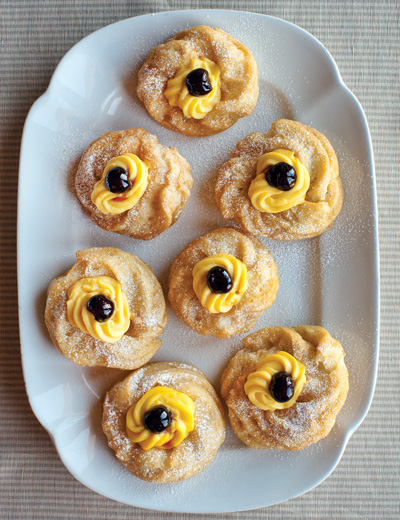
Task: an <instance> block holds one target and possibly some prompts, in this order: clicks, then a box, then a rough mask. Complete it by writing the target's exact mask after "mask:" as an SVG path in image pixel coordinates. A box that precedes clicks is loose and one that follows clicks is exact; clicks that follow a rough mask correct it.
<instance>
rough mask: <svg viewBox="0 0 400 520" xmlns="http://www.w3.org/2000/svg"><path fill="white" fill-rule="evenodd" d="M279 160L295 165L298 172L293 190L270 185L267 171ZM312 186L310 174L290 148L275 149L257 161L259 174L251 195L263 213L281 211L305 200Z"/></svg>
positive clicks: (255, 204)
mask: <svg viewBox="0 0 400 520" xmlns="http://www.w3.org/2000/svg"><path fill="white" fill-rule="evenodd" d="M279 162H285V163H287V164H290V165H291V166H293V168H294V169H295V171H296V174H297V180H296V184H295V185H294V187H293V188H292V189H291V190H288V191H282V190H280V189H278V188H274V187H273V186H270V185H269V184H268V182H267V180H266V178H265V171H266V170H267V169H268V168H269V167H271V166H274V164H277V163H279ZM309 187H310V174H309V173H308V170H307V168H306V167H305V166H304V164H303V163H301V162H300V160H299V159H298V158H297V157H295V155H294V153H293V152H292V151H290V150H281V149H278V150H274V151H273V152H268V153H265V154H264V155H262V156H261V157H260V159H259V161H258V163H257V176H256V177H255V178H254V179H253V181H252V183H251V184H250V188H249V197H250V200H251V203H252V204H253V206H254V207H255V208H256V209H257V210H258V211H261V212H263V213H279V212H281V211H285V210H287V209H290V208H293V207H294V206H297V205H298V204H301V203H302V202H304V201H305V198H306V193H307V190H308V188H309Z"/></svg>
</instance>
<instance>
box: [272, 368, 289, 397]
mask: <svg viewBox="0 0 400 520" xmlns="http://www.w3.org/2000/svg"><path fill="white" fill-rule="evenodd" d="M269 392H270V394H271V396H272V398H273V399H275V401H277V402H278V403H287V402H288V401H290V399H291V398H292V397H293V395H294V380H293V377H292V376H291V375H290V374H288V373H287V372H276V374H274V375H273V376H272V378H271V383H270V385H269Z"/></svg>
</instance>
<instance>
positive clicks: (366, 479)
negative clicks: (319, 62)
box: [0, 0, 400, 520]
mask: <svg viewBox="0 0 400 520" xmlns="http://www.w3.org/2000/svg"><path fill="white" fill-rule="evenodd" d="M193 8H219V9H237V10H243V11H254V12H258V13H265V14H269V15H273V16H277V17H280V18H283V19H285V20H288V21H290V22H293V23H295V24H297V25H299V26H300V27H303V28H304V29H306V30H307V31H309V32H311V33H312V34H313V35H314V36H316V37H317V38H318V39H319V40H320V41H321V42H322V43H323V44H324V45H325V46H326V47H327V49H328V50H329V51H330V53H331V54H332V55H333V58H334V59H335V60H336V62H337V64H338V66H339V70H340V71H341V74H342V77H343V80H344V82H345V83H346V85H347V86H348V87H349V88H350V89H351V90H352V91H353V92H354V94H355V95H356V96H357V97H358V99H359V100H360V102H361V104H362V106H363V108H364V110H365V112H366V116H367V119H368V121H369V124H370V129H371V133H372V141H373V145H374V153H375V161H376V178H377V190H378V205H379V239H380V254H381V338H380V349H381V350H380V364H379V373H378V382H377V387H376V392H375V397H374V400H373V403H372V406H371V409H370V411H369V414H368V416H367V418H366V419H365V421H364V423H363V424H362V426H361V427H360V428H359V429H358V430H357V431H356V433H355V434H354V435H353V436H352V438H351V440H350V442H349V444H348V446H347V448H346V451H345V453H344V456H343V458H342V460H341V461H340V463H339V465H338V467H337V468H336V469H335V471H334V472H333V473H332V475H331V476H330V477H329V478H328V479H326V480H325V481H324V482H323V483H322V484H321V485H320V486H318V487H317V488H316V489H314V490H312V491H310V492H309V493H307V494H305V495H303V496H301V497H298V498H295V499H292V500H290V501H288V502H286V503H283V504H279V505H276V506H273V507H270V508H265V509H259V510H255V511H248V512H242V513H231V514H224V515H220V516H221V518H227V519H228V518H232V519H234V518H243V519H252V520H253V519H254V520H255V519H261V518H263V519H264V518H265V519H275V518H276V519H278V518H296V519H298V520H301V519H318V520H323V519H329V520H331V519H346V520H347V519H356V518H363V519H373V518H379V519H384V520H389V519H398V518H399V517H400V511H399V499H400V491H399V490H400V479H399V466H400V464H399V463H400V456H399V453H400V445H399V394H400V392H399V391H400V388H399V344H400V341H399V339H400V338H399V281H400V276H399V270H400V269H399V266H400V262H399V256H400V246H399V243H400V242H399V229H400V212H399V193H400V186H399V178H400V176H399V173H398V170H399V115H400V111H399V72H400V67H399V42H400V40H399V28H400V8H399V3H398V2H397V1H396V0H391V1H389V0H375V1H364V2H363V1H361V0H348V1H340V0H329V1H328V0H320V1H313V0H288V1H286V0H280V1H274V0H254V1H246V0H241V1H235V0H231V1H230V0H219V1H218V2H215V1H202V2H200V1H196V0H192V1H179V0H170V1H167V0H154V1H153V2H146V1H140V0H130V1H129V0H116V1H114V2H110V1H106V0H92V1H88V0H47V1H40V0H32V1H30V0H1V1H0V38H1V54H0V70H1V74H0V84H1V91H0V92H1V94H0V137H1V148H0V150H1V152H0V153H1V163H0V164H1V180H0V182H1V185H0V215H1V216H0V218H1V227H0V254H1V264H0V286H1V301H0V320H1V326H0V339H1V350H0V359H1V365H0V367H1V368H0V371H1V374H0V375H1V380H0V384H1V394H0V395H1V397H0V410H1V415H0V417H1V422H0V434H1V450H0V518H2V519H3V518H4V519H6V518H7V519H46V520H47V519H74V518H77V519H83V518H85V519H93V520H103V519H104V520H105V519H107V520H108V519H121V520H122V519H128V518H130V519H131V518H135V519H140V520H147V519H163V520H166V519H177V518H188V519H189V518H190V519H201V518H210V516H209V515H182V514H173V513H158V512H154V511H147V510H143V509H137V508H132V507H130V506H126V505H123V504H119V503H116V502H114V501H112V500H109V499H106V498H103V497H102V496H99V495H97V494H96V493H94V492H92V491H91V490H89V489H87V488H85V487H84V486H83V485H81V484H80V483H79V482H78V481H76V480H75V479H74V477H72V476H71V475H70V474H69V473H68V471H67V469H66V468H65V467H64V465H63V464H62V462H61V461H60V459H59V458H58V455H57V452H56V450H55V448H54V447H53V444H52V442H51V440H50V438H49V436H48V434H47V433H46V431H45V430H44V429H43V428H42V427H41V425H40V424H39V422H38V421H37V419H36V418H35V416H34V415H33V413H32V411H31V408H30V406H29V402H28V399H27V395H26V392H25V386H24V380H23V374H22V368H21V360H20V348H19V335H18V300H17V273H16V217H17V176H18V160H19V148H20V141H21V135H22V129H23V124H24V121H25V118H26V116H27V113H28V110H29V108H30V106H31V105H32V103H33V102H34V101H35V99H36V98H38V97H39V96H40V95H41V94H42V93H43V92H44V91H45V90H46V88H47V85H48V83H49V80H50V77H51V75H52V72H53V71H54V69H55V67H56V65H57V63H58V62H59V60H60V59H61V57H62V56H63V55H64V54H65V53H66V52H67V51H68V50H69V49H70V48H71V46H72V45H74V44H75V43H76V42H78V41H79V40H80V39H81V38H83V37H84V36H86V35H88V34H90V33H91V32H93V31H95V30H97V29H99V28H101V27H103V26H104V25H108V24H110V23H112V22H116V21H118V20H121V19H123V18H128V17H131V16H137V15H141V14H146V13H150V12H157V11H166V10H175V9H193ZM221 478H223V475H222V476H221Z"/></svg>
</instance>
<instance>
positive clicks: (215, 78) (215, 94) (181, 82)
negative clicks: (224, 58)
mask: <svg viewBox="0 0 400 520" xmlns="http://www.w3.org/2000/svg"><path fill="white" fill-rule="evenodd" d="M195 69H205V70H206V71H207V72H208V75H209V78H210V81H211V85H212V87H213V88H212V90H211V92H209V93H208V94H206V95H204V96H192V95H191V94H189V91H188V88H187V86H186V77H187V75H188V74H189V73H190V72H192V70H195ZM220 76H221V70H220V68H219V66H218V65H217V64H216V63H214V62H213V61H211V60H209V59H208V58H192V59H191V60H190V61H188V62H187V63H185V64H184V65H183V66H182V67H181V68H180V69H179V70H178V72H177V74H176V75H175V77H174V78H172V79H170V80H169V81H168V83H167V88H166V89H165V91H164V96H165V97H166V98H167V99H168V103H169V104H170V105H171V106H173V107H179V108H180V109H181V110H182V112H183V115H184V116H185V117H189V118H190V117H193V118H194V119H203V118H204V117H206V115H207V114H208V113H209V112H211V110H212V109H213V108H214V107H215V105H216V104H217V103H219V101H220V100H221V77H220Z"/></svg>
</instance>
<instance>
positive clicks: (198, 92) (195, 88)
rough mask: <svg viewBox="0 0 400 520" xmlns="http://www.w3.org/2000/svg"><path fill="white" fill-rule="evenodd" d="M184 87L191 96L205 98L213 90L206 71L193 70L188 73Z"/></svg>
mask: <svg viewBox="0 0 400 520" xmlns="http://www.w3.org/2000/svg"><path fill="white" fill-rule="evenodd" d="M186 86H187V88H188V91H189V94H190V95H191V96H205V95H206V94H208V93H209V92H211V91H212V89H213V87H212V85H211V81H210V76H209V74H208V72H207V71H206V69H194V70H192V71H191V72H189V74H188V75H187V76H186Z"/></svg>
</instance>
